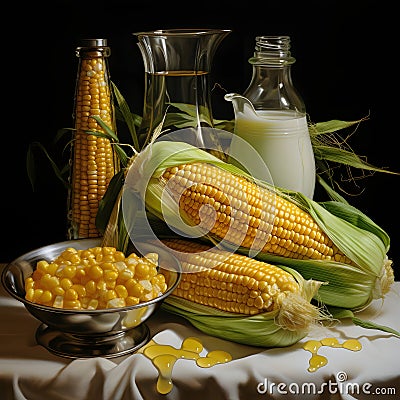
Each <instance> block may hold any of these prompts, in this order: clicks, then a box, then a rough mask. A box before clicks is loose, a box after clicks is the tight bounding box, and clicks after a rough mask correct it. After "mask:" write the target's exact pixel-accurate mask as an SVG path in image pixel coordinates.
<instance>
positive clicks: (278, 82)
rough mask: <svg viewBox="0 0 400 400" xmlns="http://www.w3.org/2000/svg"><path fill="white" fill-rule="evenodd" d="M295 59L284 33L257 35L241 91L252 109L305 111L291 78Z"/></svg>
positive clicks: (301, 112)
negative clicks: (248, 77) (246, 81)
mask: <svg viewBox="0 0 400 400" xmlns="http://www.w3.org/2000/svg"><path fill="white" fill-rule="evenodd" d="M295 62H296V59H295V58H294V57H292V55H291V53H290V38H289V37H288V36H259V37H257V38H256V46H255V52H254V55H253V57H251V58H250V59H249V63H250V64H251V65H252V66H253V73H252V78H251V81H250V84H249V86H248V88H247V89H246V90H245V91H244V93H243V95H244V96H245V97H247V98H248V99H249V100H250V101H251V102H252V103H253V106H254V108H255V109H256V110H293V111H295V112H297V113H299V114H305V112H306V110H305V105H304V102H303V100H302V98H301V96H300V94H299V93H298V92H297V90H296V88H295V87H294V85H293V82H292V76H291V67H292V65H293V64H294V63H295Z"/></svg>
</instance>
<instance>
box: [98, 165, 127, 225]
mask: <svg viewBox="0 0 400 400" xmlns="http://www.w3.org/2000/svg"><path fill="white" fill-rule="evenodd" d="M123 185H124V171H119V172H117V173H116V174H115V175H114V176H113V177H112V178H111V181H110V183H109V185H108V188H107V190H106V193H105V194H104V196H103V198H102V199H101V200H100V202H99V207H98V211H97V214H96V227H97V229H98V230H99V232H101V233H104V232H105V230H106V227H107V224H108V222H109V220H110V217H111V213H112V210H113V208H114V205H116V204H117V203H118V196H119V194H120V192H121V190H122V187H123Z"/></svg>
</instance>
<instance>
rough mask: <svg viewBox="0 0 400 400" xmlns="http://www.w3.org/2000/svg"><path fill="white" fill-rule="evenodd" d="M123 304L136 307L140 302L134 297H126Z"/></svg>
mask: <svg viewBox="0 0 400 400" xmlns="http://www.w3.org/2000/svg"><path fill="white" fill-rule="evenodd" d="M125 303H126V305H127V306H136V305H137V304H139V303H140V300H139V298H138V297H134V296H128V297H127V298H126V299H125Z"/></svg>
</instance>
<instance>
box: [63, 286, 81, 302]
mask: <svg viewBox="0 0 400 400" xmlns="http://www.w3.org/2000/svg"><path fill="white" fill-rule="evenodd" d="M78 297H79V296H78V293H77V291H76V290H74V289H72V288H69V289H67V290H66V291H65V295H64V299H65V300H67V301H74V300H78Z"/></svg>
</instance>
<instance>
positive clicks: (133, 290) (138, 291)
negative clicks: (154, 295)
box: [127, 282, 144, 298]
mask: <svg viewBox="0 0 400 400" xmlns="http://www.w3.org/2000/svg"><path fill="white" fill-rule="evenodd" d="M127 290H128V294H129V296H133V297H138V298H140V297H142V295H143V293H144V287H143V286H142V285H141V284H140V283H139V282H136V283H135V284H134V285H132V286H131V285H130V286H129V287H127Z"/></svg>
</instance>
